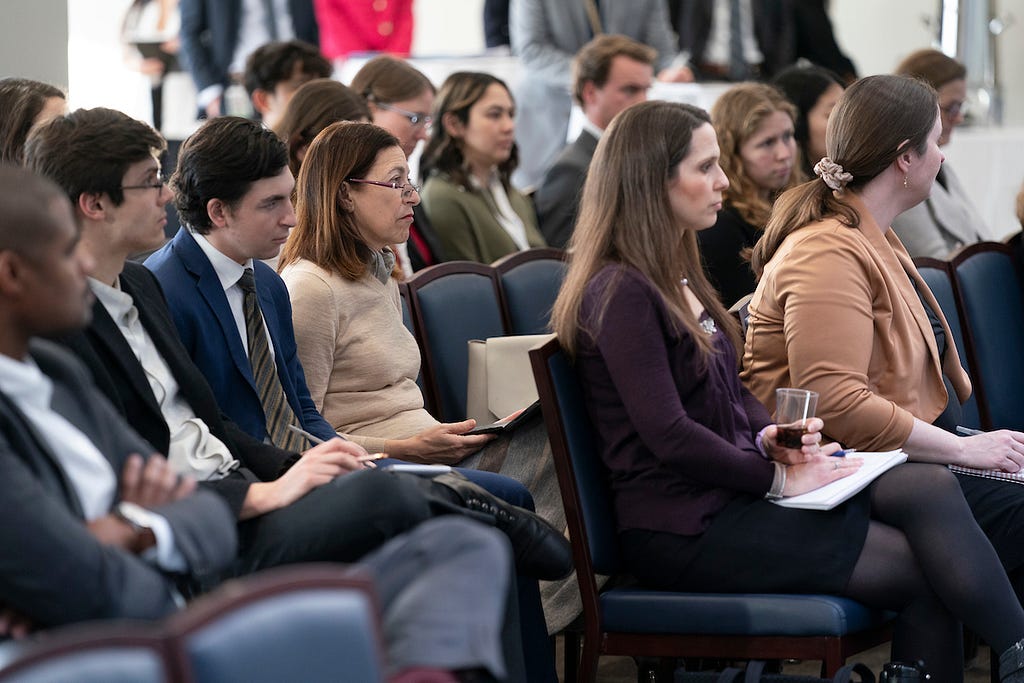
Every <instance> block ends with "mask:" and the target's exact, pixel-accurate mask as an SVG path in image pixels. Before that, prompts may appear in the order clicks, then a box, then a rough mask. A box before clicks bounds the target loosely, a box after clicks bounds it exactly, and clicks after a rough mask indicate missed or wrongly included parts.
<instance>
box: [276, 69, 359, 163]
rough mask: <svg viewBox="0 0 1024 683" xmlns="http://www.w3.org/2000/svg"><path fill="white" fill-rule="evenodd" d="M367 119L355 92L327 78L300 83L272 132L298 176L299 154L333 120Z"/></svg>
mask: <svg viewBox="0 0 1024 683" xmlns="http://www.w3.org/2000/svg"><path fill="white" fill-rule="evenodd" d="M360 119H365V120H367V121H369V120H370V110H369V109H368V108H367V107H366V103H365V102H363V99H362V98H361V97H359V95H357V94H356V92H355V91H354V90H352V89H351V88H349V87H348V86H347V85H344V84H343V83H339V82H338V81H334V80H331V79H329V78H318V79H316V80H313V81H309V82H308V83H303V84H302V85H301V86H300V87H299V89H298V90H296V91H295V94H294V95H293V96H292V99H291V100H289V102H288V106H287V107H285V110H284V115H283V116H281V120H280V121H278V123H277V125H276V126H274V132H275V133H277V135H278V137H280V138H281V139H282V140H284V142H285V144H286V145H288V168H290V169H291V171H292V175H294V176H298V175H299V168H300V167H301V166H302V162H301V161H299V152H300V151H302V150H303V149H305V148H307V147H309V144H310V143H311V142H313V138H315V137H316V136H317V135H318V134H319V133H320V131H322V130H323V129H324V128H326V127H327V126H328V125H330V124H332V123H335V122H336V121H358V120H360Z"/></svg>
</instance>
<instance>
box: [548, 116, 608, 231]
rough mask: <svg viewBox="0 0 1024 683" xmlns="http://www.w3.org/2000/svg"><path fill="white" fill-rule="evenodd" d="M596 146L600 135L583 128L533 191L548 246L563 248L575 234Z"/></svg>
mask: <svg viewBox="0 0 1024 683" xmlns="http://www.w3.org/2000/svg"><path fill="white" fill-rule="evenodd" d="M596 149H597V138H596V137H594V136H593V135H592V134H591V133H589V132H587V131H586V130H584V131H582V132H581V133H580V135H579V137H578V138H576V140H575V141H573V143H572V144H570V145H567V146H566V147H565V148H564V149H563V150H562V152H561V153H560V154H559V155H558V157H557V158H556V159H555V163H554V164H552V166H551V168H549V169H548V171H547V173H545V174H544V180H543V181H541V184H540V186H539V187H538V188H537V191H536V192H534V193H533V203H534V205H535V206H536V207H537V225H538V227H539V228H540V232H541V234H542V235H544V239H545V240H546V241H547V243H548V246H551V247H558V248H559V249H564V248H565V245H566V243H568V241H569V238H570V237H572V230H573V227H574V226H575V225H576V214H577V212H578V211H579V203H580V192H581V191H582V190H583V181H585V180H586V179H587V169H588V168H590V160H591V158H593V156H594V150H596Z"/></svg>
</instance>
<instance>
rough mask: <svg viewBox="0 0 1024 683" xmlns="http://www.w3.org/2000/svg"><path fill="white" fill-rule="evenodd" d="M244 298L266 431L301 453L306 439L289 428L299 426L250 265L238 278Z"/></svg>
mask: <svg viewBox="0 0 1024 683" xmlns="http://www.w3.org/2000/svg"><path fill="white" fill-rule="evenodd" d="M238 286H239V287H241V288H242V292H243V293H244V299H243V303H242V309H243V310H244V311H245V333H246V337H247V339H248V342H249V363H250V364H251V365H252V376H253V379H255V380H256V388H257V390H259V393H260V403H262V404H263V414H264V416H265V417H266V420H267V434H269V435H270V440H271V441H272V442H273V444H274V445H275V446H277V447H279V448H283V449H285V450H287V451H293V452H296V453H301V452H302V451H303V450H305V449H306V440H305V438H304V437H302V436H301V435H300V434H296V433H295V432H293V431H292V430H291V429H289V428H288V426H289V425H296V426H298V421H297V420H296V419H295V413H294V412H292V408H291V406H290V405H288V399H287V397H286V396H285V394H284V389H283V388H282V387H281V381H280V380H279V379H278V377H277V366H275V365H274V358H273V356H271V355H270V343H269V342H268V341H267V334H266V331H265V330H264V328H263V313H262V312H261V311H260V304H259V300H258V299H257V298H256V281H255V279H254V278H253V272H252V268H246V269H245V272H244V273H242V277H240V278H239V279H238Z"/></svg>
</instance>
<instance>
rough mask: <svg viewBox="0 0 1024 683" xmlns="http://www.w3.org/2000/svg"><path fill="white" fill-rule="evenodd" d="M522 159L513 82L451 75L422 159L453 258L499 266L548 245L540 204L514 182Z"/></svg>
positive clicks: (426, 194) (428, 200)
mask: <svg viewBox="0 0 1024 683" xmlns="http://www.w3.org/2000/svg"><path fill="white" fill-rule="evenodd" d="M518 161H519V157H518V151H517V148H516V143H515V104H514V103H513V101H512V95H511V93H510V92H509V90H508V87H507V86H506V85H505V83H504V82H502V81H501V80H499V79H497V78H495V77H494V76H491V75H489V74H485V73H475V72H468V71H463V72H457V73H453V74H452V75H451V76H449V77H448V79H447V80H445V82H444V84H443V85H442V86H441V91H440V92H439V93H438V95H437V102H436V104H435V106H434V128H433V131H432V133H431V136H430V140H429V141H428V142H427V147H426V149H424V150H423V157H422V159H421V160H420V170H421V175H422V176H423V178H425V179H426V180H425V183H424V185H423V207H424V209H426V212H427V216H428V217H429V218H430V222H431V223H432V224H433V226H434V229H435V230H436V231H437V234H438V236H439V237H440V238H441V244H442V247H443V248H444V250H445V253H446V255H447V256H448V258H451V259H466V260H469V261H478V262H480V263H491V262H492V261H495V260H497V259H499V258H501V257H502V256H505V255H506V254H511V253H513V252H516V251H522V250H524V249H529V248H530V247H543V246H545V242H544V237H543V236H542V235H541V234H540V230H539V229H538V228H537V216H536V213H535V212H534V209H533V205H532V204H531V202H530V200H529V199H528V198H527V197H525V196H524V195H523V194H521V193H520V192H519V191H518V190H516V189H515V188H514V187H512V184H511V181H510V177H511V174H512V171H514V170H515V168H516V165H517V163H518Z"/></svg>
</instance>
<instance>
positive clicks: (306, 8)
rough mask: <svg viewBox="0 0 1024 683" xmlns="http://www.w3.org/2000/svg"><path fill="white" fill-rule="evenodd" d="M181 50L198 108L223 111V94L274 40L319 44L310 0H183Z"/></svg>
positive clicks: (217, 113)
mask: <svg viewBox="0 0 1024 683" xmlns="http://www.w3.org/2000/svg"><path fill="white" fill-rule="evenodd" d="M180 8H181V52H182V56H183V57H184V60H185V64H186V65H187V66H188V69H189V72H190V73H191V74H192V80H193V82H194V83H195V85H196V91H197V92H198V103H199V109H200V112H201V113H202V114H205V115H207V116H210V117H214V116H220V115H221V114H222V113H224V111H225V108H224V106H223V96H224V91H225V90H226V89H227V87H228V86H230V85H231V84H232V82H236V83H241V75H242V73H243V72H244V71H245V60H246V58H247V57H248V56H249V55H250V54H252V52H253V51H254V50H255V49H256V48H258V47H259V46H261V45H263V44H264V43H269V42H271V41H275V40H291V39H292V38H298V39H299V40H304V41H306V42H307V43H311V44H313V45H319V42H320V41H319V31H318V30H317V25H316V16H315V15H314V13H313V2H312V0H263V1H261V0H256V1H255V2H250V1H249V0H181V4H180Z"/></svg>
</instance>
